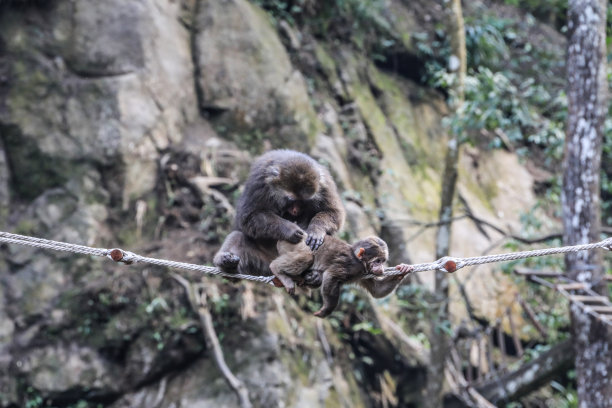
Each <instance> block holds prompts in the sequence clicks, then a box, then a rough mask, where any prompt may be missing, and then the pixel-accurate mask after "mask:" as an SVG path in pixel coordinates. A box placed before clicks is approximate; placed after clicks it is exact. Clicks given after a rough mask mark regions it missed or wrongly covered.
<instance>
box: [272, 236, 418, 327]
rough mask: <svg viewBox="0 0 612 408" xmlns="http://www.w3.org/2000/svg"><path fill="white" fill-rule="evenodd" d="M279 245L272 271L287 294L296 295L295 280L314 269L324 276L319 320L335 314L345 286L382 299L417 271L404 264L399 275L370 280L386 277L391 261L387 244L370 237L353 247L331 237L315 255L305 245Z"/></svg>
mask: <svg viewBox="0 0 612 408" xmlns="http://www.w3.org/2000/svg"><path fill="white" fill-rule="evenodd" d="M277 246H278V252H279V257H278V258H276V259H275V260H274V261H272V263H271V264H270V269H271V270H272V273H273V274H274V276H276V277H277V278H278V279H279V280H280V281H281V282H282V283H283V285H284V286H285V288H286V289H287V292H289V293H291V294H293V292H294V290H295V284H294V282H293V280H294V279H297V278H298V277H300V275H301V274H302V273H303V272H304V271H306V270H308V269H311V270H312V272H313V273H319V274H320V275H321V278H322V284H321V296H322V297H323V306H322V307H321V309H319V311H317V312H316V313H315V316H318V317H326V316H329V314H330V313H331V312H333V311H334V309H335V308H336V306H337V305H338V300H339V299H340V288H341V287H342V285H344V284H347V283H357V284H359V285H360V286H361V287H363V288H364V289H366V290H367V291H368V292H369V293H370V294H371V295H372V296H374V297H376V298H380V297H384V296H387V295H388V294H389V293H391V292H392V291H393V290H394V289H395V288H396V287H397V285H398V284H399V283H400V282H401V281H402V279H403V278H404V276H406V274H408V273H410V271H412V269H413V267H412V266H411V265H406V264H401V265H398V266H397V267H396V268H397V269H398V270H399V271H400V274H398V275H389V276H384V277H376V278H373V277H368V278H366V276H367V275H378V276H381V275H383V272H384V270H385V267H384V264H385V262H387V259H388V258H389V250H388V248H387V244H386V243H385V241H383V240H382V239H380V238H378V237H368V238H365V239H362V240H360V241H357V242H355V243H354V244H353V245H349V244H347V243H346V242H344V241H342V240H341V239H339V238H337V237H329V238H328V239H326V240H325V242H324V243H323V245H322V246H321V248H319V249H318V250H317V251H316V252H314V253H313V252H311V251H310V249H309V248H308V247H307V246H306V245H305V244H304V243H303V242H300V243H298V244H295V245H293V244H290V243H288V242H284V241H279V242H278V244H277Z"/></svg>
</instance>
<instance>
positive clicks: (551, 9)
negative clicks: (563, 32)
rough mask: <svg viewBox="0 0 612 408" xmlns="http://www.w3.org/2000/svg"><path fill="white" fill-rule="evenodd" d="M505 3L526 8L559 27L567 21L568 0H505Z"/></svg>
mask: <svg viewBox="0 0 612 408" xmlns="http://www.w3.org/2000/svg"><path fill="white" fill-rule="evenodd" d="M504 3H506V4H508V5H511V6H515V7H517V8H520V9H521V10H525V11H527V12H528V13H530V14H533V15H534V16H535V17H537V18H538V19H540V20H542V21H544V22H545V23H550V24H554V25H555V26H556V27H557V28H561V27H562V26H563V25H564V24H565V23H566V21H567V0H504Z"/></svg>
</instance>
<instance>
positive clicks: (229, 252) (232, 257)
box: [213, 231, 244, 273]
mask: <svg viewBox="0 0 612 408" xmlns="http://www.w3.org/2000/svg"><path fill="white" fill-rule="evenodd" d="M243 241H244V239H243V235H242V232H240V231H232V232H231V233H230V234H229V235H228V236H227V237H225V241H223V245H222V246H221V249H219V251H218V252H217V253H216V254H215V257H214V258H213V264H214V265H215V266H216V267H217V268H219V269H221V270H222V271H223V272H227V273H236V272H237V268H238V263H239V262H240V257H241V255H242V250H241V248H242V247H243V246H244V243H243Z"/></svg>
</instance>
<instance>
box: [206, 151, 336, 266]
mask: <svg viewBox="0 0 612 408" xmlns="http://www.w3.org/2000/svg"><path fill="white" fill-rule="evenodd" d="M343 222H344V208H343V206H342V202H341V201H340V197H339V195H338V191H337V188H336V184H335V183H334V181H333V179H332V178H331V175H330V174H329V172H328V171H327V169H325V168H324V167H323V166H321V165H320V164H319V163H317V162H316V161H315V160H314V159H312V158H311V157H310V156H307V155H305V154H303V153H299V152H296V151H293V150H272V151H270V152H268V153H265V154H264V155H262V156H261V157H259V158H258V159H257V160H255V162H254V163H253V165H252V166H251V172H250V174H249V177H248V179H247V181H246V184H245V187H244V192H243V193H242V195H241V196H240V199H239V200H238V203H237V206H236V221H235V226H234V231H233V232H232V233H230V234H229V235H228V236H227V238H226V239H225V242H224V243H223V245H222V247H221V249H220V250H219V252H217V254H216V255H215V257H214V259H213V263H214V264H215V266H217V267H218V268H219V269H221V270H223V271H224V272H229V273H235V272H238V273H242V274H249V275H268V274H270V273H271V271H270V266H269V265H270V262H272V260H273V259H275V258H276V257H277V256H278V252H277V248H276V243H277V242H278V241H287V242H290V243H293V244H296V243H298V242H300V241H302V240H304V239H305V243H306V245H308V246H309V247H310V249H311V250H313V251H314V250H316V249H317V248H319V247H320V246H321V244H322V243H323V242H324V240H325V237H326V235H332V234H334V233H336V232H337V231H338V230H339V229H340V227H341V226H342V223H343Z"/></svg>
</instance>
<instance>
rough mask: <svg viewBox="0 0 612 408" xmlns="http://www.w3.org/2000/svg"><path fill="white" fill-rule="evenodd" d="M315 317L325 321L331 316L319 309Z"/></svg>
mask: <svg viewBox="0 0 612 408" xmlns="http://www.w3.org/2000/svg"><path fill="white" fill-rule="evenodd" d="M314 315H315V316H317V317H320V318H321V319H325V318H326V317H327V316H329V313H328V312H327V311H326V310H324V309H319V310H317V311H316V312H315V313H314Z"/></svg>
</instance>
